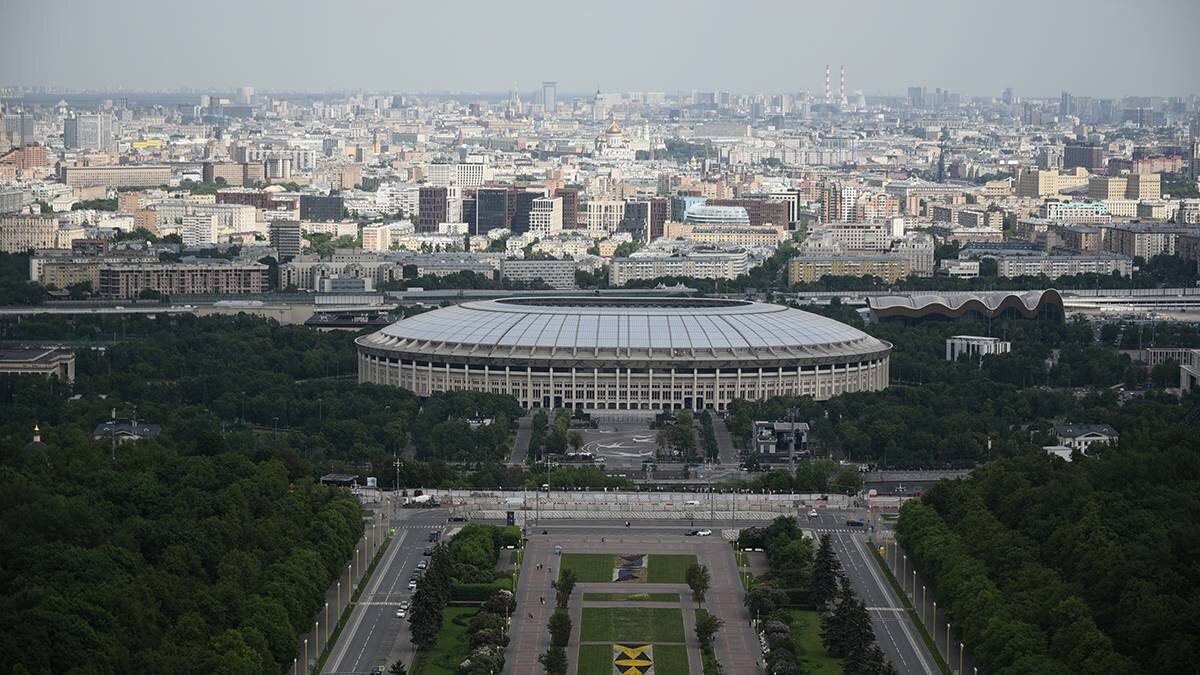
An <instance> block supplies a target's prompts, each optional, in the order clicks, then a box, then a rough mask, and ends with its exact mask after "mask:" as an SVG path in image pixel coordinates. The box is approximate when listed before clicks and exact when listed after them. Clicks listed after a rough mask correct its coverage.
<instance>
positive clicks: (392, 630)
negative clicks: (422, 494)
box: [321, 509, 447, 675]
mask: <svg viewBox="0 0 1200 675" xmlns="http://www.w3.org/2000/svg"><path fill="white" fill-rule="evenodd" d="M446 517H447V511H446V510H445V509H398V510H397V511H396V515H395V518H394V519H393V520H392V525H393V527H395V529H396V534H395V539H394V541H393V542H392V543H391V544H390V545H389V546H388V550H387V551H386V552H385V553H384V557H383V559H381V560H380V561H379V565H378V567H376V568H375V574H374V575H372V577H371V581H370V582H369V583H368V584H367V586H366V588H365V589H364V590H363V593H362V595H360V596H359V599H358V602H357V603H356V604H355V606H354V609H353V611H352V612H351V614H350V619H349V621H347V623H346V625H345V626H344V627H343V629H342V634H341V636H340V637H339V639H338V641H337V643H336V644H335V645H334V647H333V651H332V652H331V653H330V655H329V659H328V660H327V661H326V662H325V668H324V669H323V670H322V671H321V672H322V673H324V674H325V675H343V674H345V675H349V674H350V673H370V672H371V669H372V668H374V667H375V666H383V667H384V669H385V671H386V669H387V668H388V667H389V666H390V665H391V664H392V663H393V662H394V661H396V660H398V659H403V660H404V662H405V664H408V663H410V662H411V661H412V656H413V652H412V645H411V643H410V642H409V632H408V623H407V622H406V620H405V619H399V618H396V610H397V609H398V608H399V606H400V603H401V602H402V601H405V600H411V598H412V592H411V591H409V590H408V582H409V576H410V575H411V574H412V572H413V571H414V570H415V569H416V567H417V561H419V560H422V559H423V558H424V555H423V554H422V552H423V551H424V549H425V547H426V546H428V545H429V533H430V532H431V531H433V530H439V531H442V532H445V530H446V529H447V522H446Z"/></svg>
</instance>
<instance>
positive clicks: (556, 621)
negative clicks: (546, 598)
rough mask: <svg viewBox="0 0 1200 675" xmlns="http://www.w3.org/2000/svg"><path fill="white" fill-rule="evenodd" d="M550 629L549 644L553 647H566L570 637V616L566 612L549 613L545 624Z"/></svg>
mask: <svg viewBox="0 0 1200 675" xmlns="http://www.w3.org/2000/svg"><path fill="white" fill-rule="evenodd" d="M547 628H548V629H549V630H550V644H551V645H553V646H555V647H566V646H567V642H569V641H570V639H571V617H570V616H568V615H567V613H566V612H562V611H556V612H554V613H553V614H551V615H550V621H549V623H548V624H547Z"/></svg>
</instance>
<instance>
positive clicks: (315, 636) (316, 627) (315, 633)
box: [313, 619, 321, 654]
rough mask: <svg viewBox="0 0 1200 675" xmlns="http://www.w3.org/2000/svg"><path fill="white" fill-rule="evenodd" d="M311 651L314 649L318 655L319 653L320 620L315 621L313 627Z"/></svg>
mask: <svg viewBox="0 0 1200 675" xmlns="http://www.w3.org/2000/svg"><path fill="white" fill-rule="evenodd" d="M313 649H315V650H316V651H317V653H318V654H320V653H321V620H320V619H317V621H316V623H315V624H314V625H313Z"/></svg>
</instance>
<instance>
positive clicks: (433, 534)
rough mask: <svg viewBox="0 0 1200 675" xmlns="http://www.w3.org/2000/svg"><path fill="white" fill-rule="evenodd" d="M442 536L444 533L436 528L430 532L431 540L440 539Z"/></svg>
mask: <svg viewBox="0 0 1200 675" xmlns="http://www.w3.org/2000/svg"><path fill="white" fill-rule="evenodd" d="M441 538H442V533H441V532H438V531H437V530H434V531H433V532H430V533H429V541H437V540H438V539H441Z"/></svg>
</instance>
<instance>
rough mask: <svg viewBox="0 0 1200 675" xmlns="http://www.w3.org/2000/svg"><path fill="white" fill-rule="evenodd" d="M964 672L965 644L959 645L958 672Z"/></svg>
mask: <svg viewBox="0 0 1200 675" xmlns="http://www.w3.org/2000/svg"><path fill="white" fill-rule="evenodd" d="M962 671H963V643H961V642H959V643H958V672H959V673H961V672H962Z"/></svg>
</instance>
